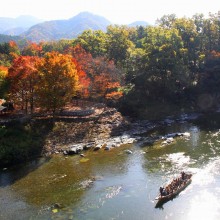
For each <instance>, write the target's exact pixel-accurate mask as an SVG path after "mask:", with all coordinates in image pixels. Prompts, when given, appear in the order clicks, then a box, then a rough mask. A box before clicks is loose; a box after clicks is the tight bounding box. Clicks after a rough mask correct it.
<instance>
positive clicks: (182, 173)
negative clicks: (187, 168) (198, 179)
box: [181, 171, 186, 180]
mask: <svg viewBox="0 0 220 220" xmlns="http://www.w3.org/2000/svg"><path fill="white" fill-rule="evenodd" d="M181 178H182V180H184V179H185V178H186V173H185V172H184V171H183V172H181Z"/></svg>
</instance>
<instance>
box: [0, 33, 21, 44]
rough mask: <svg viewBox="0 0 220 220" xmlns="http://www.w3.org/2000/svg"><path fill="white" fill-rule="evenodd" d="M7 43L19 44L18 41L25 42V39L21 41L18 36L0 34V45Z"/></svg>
mask: <svg viewBox="0 0 220 220" xmlns="http://www.w3.org/2000/svg"><path fill="white" fill-rule="evenodd" d="M9 41H15V42H19V41H25V39H23V38H22V37H20V36H10V35H4V34H0V43H7V42H9Z"/></svg>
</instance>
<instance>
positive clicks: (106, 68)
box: [67, 45, 122, 100]
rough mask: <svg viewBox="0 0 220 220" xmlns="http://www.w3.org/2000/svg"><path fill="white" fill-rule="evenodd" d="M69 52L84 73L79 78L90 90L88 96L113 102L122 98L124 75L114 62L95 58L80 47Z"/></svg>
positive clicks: (70, 49) (72, 48)
mask: <svg viewBox="0 0 220 220" xmlns="http://www.w3.org/2000/svg"><path fill="white" fill-rule="evenodd" d="M67 52H68V53H69V54H71V55H72V56H73V58H74V59H75V60H76V61H77V63H78V68H79V69H80V70H82V72H84V74H83V77H79V81H80V80H81V81H80V82H81V85H83V84H84V85H86V86H87V88H89V90H88V92H89V93H88V94H89V96H90V97H91V98H95V99H100V100H102V99H103V98H104V99H112V100H113V99H118V98H120V97H121V96H122V92H121V91H120V88H121V81H122V77H121V76H122V73H121V71H119V69H117V68H116V66H115V64H114V62H113V61H109V60H107V59H105V58H104V57H96V58H93V57H92V55H91V54H90V53H87V52H86V51H85V50H84V49H83V48H82V47H81V46H80V45H76V46H75V47H70V48H69V49H68V50H67ZM82 79H85V80H84V81H82ZM88 86H89V87H88Z"/></svg>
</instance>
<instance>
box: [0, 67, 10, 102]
mask: <svg viewBox="0 0 220 220" xmlns="http://www.w3.org/2000/svg"><path fill="white" fill-rule="evenodd" d="M7 76H8V68H7V67H5V66H0V99H1V98H5V96H6V93H7V89H8V80H7Z"/></svg>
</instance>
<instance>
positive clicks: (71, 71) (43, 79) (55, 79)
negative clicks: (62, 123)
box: [36, 52, 78, 116]
mask: <svg viewBox="0 0 220 220" xmlns="http://www.w3.org/2000/svg"><path fill="white" fill-rule="evenodd" d="M38 71H39V84H38V87H37V88H36V91H37V96H38V103H39V106H40V107H41V108H43V109H46V110H48V111H51V112H52V113H53V116H55V114H56V112H57V110H59V109H61V108H62V107H63V106H64V105H65V104H66V103H67V102H68V101H70V100H71V98H72V97H73V96H74V95H75V94H76V91H77V89H78V73H77V69H76V65H75V63H74V62H73V59H72V57H71V56H70V55H63V54H59V53H57V52H51V53H47V54H46V55H45V57H44V59H42V62H41V63H40V64H39V67H38Z"/></svg>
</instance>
